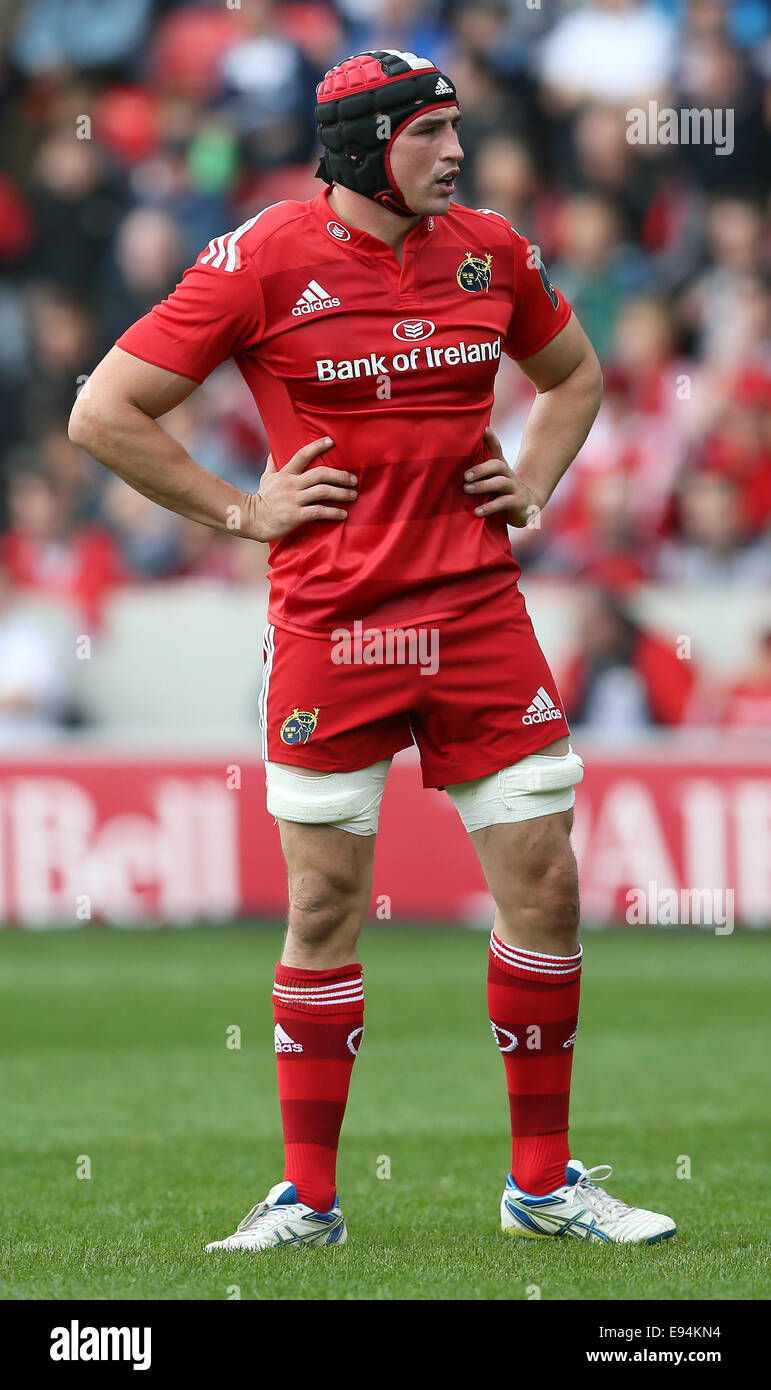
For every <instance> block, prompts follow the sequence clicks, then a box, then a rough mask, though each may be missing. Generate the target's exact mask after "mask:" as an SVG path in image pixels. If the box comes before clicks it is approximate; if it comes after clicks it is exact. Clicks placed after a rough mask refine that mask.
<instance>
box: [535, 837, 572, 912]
mask: <svg viewBox="0 0 771 1390" xmlns="http://www.w3.org/2000/svg"><path fill="white" fill-rule="evenodd" d="M532 889H533V897H534V903H535V904H536V905H537V906H538V908H539V909H540V912H541V915H542V917H543V919H544V921H545V922H547V923H548V924H551V926H552V929H553V930H554V932H555V933H558V932H562V931H564V930H565V929H566V928H571V927H577V926H578V920H579V916H580V907H579V899H578V870H577V867H576V860H575V855H574V854H573V851H572V849H571V847H570V844H569V843H568V844H567V845H565V846H564V848H563V849H562V850H561V851H559V852H557V853H556V854H554V855H552V856H551V857H550V858H549V860H548V862H547V864H546V866H545V868H544V869H543V872H542V873H541V875H540V877H539V878H537V879H536V880H535V882H534V883H533V885H532ZM547 929H548V928H547Z"/></svg>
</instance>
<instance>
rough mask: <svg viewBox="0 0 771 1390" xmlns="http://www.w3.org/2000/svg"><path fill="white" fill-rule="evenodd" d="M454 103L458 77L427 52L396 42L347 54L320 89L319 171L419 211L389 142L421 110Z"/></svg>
mask: <svg viewBox="0 0 771 1390" xmlns="http://www.w3.org/2000/svg"><path fill="white" fill-rule="evenodd" d="M457 105H458V98H457V95H456V92H455V85H454V83H453V82H452V81H451V80H450V78H449V77H446V76H445V74H444V73H442V72H440V71H439V69H438V68H437V67H435V65H434V64H433V63H432V62H431V61H430V59H429V58H418V57H417V56H416V54H414V53H401V52H399V50H398V49H395V48H379V49H376V50H373V51H372V52H368V53H357V54H356V55H355V56H354V57H353V58H346V60H345V62H343V63H338V64H337V66H336V67H334V68H330V70H329V72H328V73H327V74H326V76H325V77H324V79H323V81H322V82H320V83H319V85H318V87H317V89H316V120H317V122H318V126H319V134H320V136H321V140H322V144H323V145H324V146H325V149H324V154H323V156H322V159H321V163H320V164H319V167H318V169H317V171H316V172H317V176H318V177H319V178H322V179H324V180H325V181H326V182H327V183H340V184H342V185H343V186H344V187H345V188H351V189H353V191H354V193H362V194H363V195H364V197H365V198H372V199H373V201H374V202H376V203H380V204H381V206H382V207H385V208H388V209H389V211H391V212H397V213H400V214H401V216H402V217H412V216H414V213H413V211H412V209H411V208H409V207H408V206H407V204H406V203H405V201H404V197H403V195H402V192H401V190H400V189H399V187H398V185H397V184H396V182H395V180H394V177H393V174H392V172H391V160H390V151H391V145H392V143H393V141H394V139H395V138H396V135H397V134H398V132H399V131H400V130H402V129H403V128H404V126H405V125H407V124H409V122H410V121H411V120H414V119H415V118H416V117H417V116H422V115H423V114H424V112H426V111H433V110H435V109H436V108H437V107H440V106H457Z"/></svg>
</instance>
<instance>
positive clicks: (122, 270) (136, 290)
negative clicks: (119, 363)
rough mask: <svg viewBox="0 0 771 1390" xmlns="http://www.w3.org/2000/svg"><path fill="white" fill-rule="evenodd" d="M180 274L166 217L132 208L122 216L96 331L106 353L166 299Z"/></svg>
mask: <svg viewBox="0 0 771 1390" xmlns="http://www.w3.org/2000/svg"><path fill="white" fill-rule="evenodd" d="M183 269H184V257H183V255H182V247H181V244H180V236H179V228H178V226H177V223H176V222H175V221H174V219H173V218H172V217H170V216H169V215H168V213H166V212H161V211H159V210H157V209H155V208H135V209H133V211H132V212H130V213H128V214H127V216H126V217H124V219H123V221H122V222H121V224H120V227H119V228H118V232H117V236H116V240H115V253H114V258H113V260H112V262H111V263H108V265H107V267H106V269H105V274H104V279H103V289H102V296H101V311H100V327H101V328H102V330H103V339H102V341H103V344H105V345H106V346H105V347H104V350H105V351H107V349H108V348H109V347H111V346H112V344H113V343H114V342H115V339H116V338H119V337H120V335H121V333H123V332H124V331H125V329H126V326H127V325H128V324H130V323H135V322H136V320H137V319H140V318H142V317H143V315H144V314H146V313H149V311H150V309H152V307H153V305H154V304H157V303H158V302H159V301H160V300H161V299H165V298H166V295H167V294H169V293H170V292H171V290H172V289H173V288H174V286H175V285H176V284H177V282H178V281H179V280H180V279H181V278H182V271H183Z"/></svg>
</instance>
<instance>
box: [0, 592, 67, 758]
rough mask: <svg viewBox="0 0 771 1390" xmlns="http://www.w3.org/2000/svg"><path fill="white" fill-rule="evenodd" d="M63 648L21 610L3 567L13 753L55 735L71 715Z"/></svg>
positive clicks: (4, 727) (1, 692)
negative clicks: (64, 676) (67, 698)
mask: <svg viewBox="0 0 771 1390" xmlns="http://www.w3.org/2000/svg"><path fill="white" fill-rule="evenodd" d="M63 666H64V662H63V660H62V653H61V652H60V651H59V650H58V643H57V642H56V640H55V639H54V638H53V636H52V635H51V633H50V632H48V631H47V630H46V629H45V628H44V627H43V625H42V624H41V623H40V622H38V621H37V620H36V619H35V618H34V617H32V616H31V615H30V614H29V613H27V612H25V611H24V610H23V608H22V607H21V606H20V605H19V602H18V596H17V595H16V594H15V593H14V590H13V588H12V586H11V583H10V580H9V577H8V574H7V573H6V571H5V570H4V568H3V566H2V565H0V748H2V749H3V750H4V751H6V752H9V751H10V752H13V751H14V750H15V749H17V748H20V747H21V746H22V745H24V744H30V743H34V744H35V745H37V744H39V742H40V740H41V739H43V738H45V737H47V736H50V735H52V734H53V733H55V731H56V729H57V727H58V725H59V724H60V723H61V721H62V720H63V717H64V715H65V712H66V700H65V692H64V683H63V680H62V669H63Z"/></svg>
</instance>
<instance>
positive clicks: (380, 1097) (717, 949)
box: [0, 926, 769, 1320]
mask: <svg viewBox="0 0 771 1390" xmlns="http://www.w3.org/2000/svg"><path fill="white" fill-rule="evenodd" d="M280 942H281V934H280V931H279V929H278V928H275V927H265V926H260V927H251V928H249V927H241V928H221V929H210V930H198V931H193V932H180V931H170V930H164V931H159V932H138V931H131V932H120V931H101V930H92V931H81V932H67V933H53V932H51V933H49V932H40V933H36V932H28V933H17V932H2V933H0V970H1V974H2V980H3V998H2V1010H1V1014H0V1030H1V1031H2V1036H3V1061H2V1073H1V1079H0V1104H1V1105H2V1113H3V1117H4V1118H3V1129H4V1142H3V1160H2V1163H3V1172H2V1182H1V1184H0V1190H1V1192H2V1204H3V1217H2V1220H3V1230H4V1234H5V1236H6V1239H5V1240H4V1242H3V1257H2V1267H1V1268H0V1295H2V1297H4V1298H6V1299H44V1298H55V1299H60V1298H61V1299H64V1298H73V1299H117V1298H130V1299H146V1298H160V1299H227V1298H232V1297H237V1296H238V1292H240V1297H241V1298H242V1299H346V1300H352V1299H440V1300H444V1299H519V1300H525V1299H528V1298H533V1297H538V1296H540V1298H542V1299H557V1300H560V1299H588V1300H592V1299H607V1298H611V1299H653V1300H656V1299H670V1298H674V1299H688V1298H694V1299H723V1298H725V1299H758V1298H762V1297H767V1295H768V1291H769V1282H768V1277H767V1257H768V1247H767V1245H764V1244H763V1240H762V1232H763V1230H764V1227H765V1228H766V1229H767V1223H768V1203H767V1195H766V1194H767V1190H768V1179H767V1174H766V1173H765V1172H764V1165H765V1162H766V1159H767V1154H768V1148H769V1145H768V1124H767V1117H766V1115H765V1106H763V1103H762V1097H763V1096H764V1095H765V1094H767V1076H766V1066H767V1061H766V1059H767V1056H768V1037H767V1034H765V1035H764V1029H763V1027H762V1025H761V1020H762V1018H763V1016H764V1011H765V1009H766V1005H767V999H768V979H767V977H768V955H769V945H768V943H767V941H766V940H764V939H763V938H762V937H760V936H752V935H743V934H741V933H736V934H735V935H733V936H730V937H716V936H714V935H711V934H709V933H708V932H706V931H704V932H701V931H685V930H680V931H670V932H665V931H661V930H656V929H653V928H652V929H649V930H647V931H644V930H643V931H639V932H630V931H627V932H623V933H622V932H618V933H608V934H591V933H590V934H589V935H588V936H587V938H586V939H585V963H584V979H583V992H582V1008H581V1028H580V1033H579V1041H578V1045H577V1048H576V1058H575V1065H574V1090H573V1105H572V1126H571V1144H572V1152H573V1154H574V1155H576V1156H577V1157H579V1158H581V1159H582V1160H583V1162H584V1163H586V1164H587V1166H589V1165H593V1164H597V1163H605V1162H609V1163H612V1164H613V1165H614V1168H615V1174H614V1177H613V1179H612V1180H611V1181H610V1182H609V1183H608V1190H609V1191H610V1192H611V1193H613V1194H614V1195H618V1196H620V1197H622V1198H623V1199H624V1200H625V1201H628V1202H633V1203H635V1204H639V1205H646V1206H650V1207H652V1208H653V1209H654V1210H658V1211H666V1212H668V1213H669V1214H670V1215H672V1216H674V1218H675V1219H676V1221H677V1223H678V1226H679V1235H678V1236H677V1237H676V1238H675V1239H674V1240H670V1241H666V1242H664V1243H663V1244H660V1245H655V1246H650V1247H635V1246H623V1245H622V1246H598V1245H586V1244H583V1243H581V1242H579V1241H576V1240H570V1241H568V1240H566V1241H555V1242H553V1243H552V1242H546V1241H533V1242H529V1241H524V1240H520V1239H517V1238H508V1237H505V1236H503V1235H502V1234H501V1231H500V1228H499V1223H498V1204H499V1201H500V1195H501V1190H502V1187H503V1183H504V1180H505V1176H506V1172H507V1169H508V1160H509V1142H508V1106H507V1099H506V1089H505V1084H504V1070H503V1066H502V1064H501V1059H500V1057H499V1056H498V1053H497V1050H496V1048H495V1046H494V1043H493V1039H492V1037H491V1034H490V1028H489V1024H488V1021H487V1012H486V1006H485V973H486V958H487V944H486V937H485V935H484V934H481V933H480V934H476V933H466V932H451V931H442V930H415V931H408V930H404V929H398V928H392V927H388V926H383V927H379V928H377V929H375V928H371V929H370V930H369V931H368V932H367V933H366V934H365V937H364V940H363V947H362V959H363V961H364V969H365V989H366V996H367V1006H366V1008H367V1013H366V1017H367V1035H366V1039H365V1041H364V1044H363V1046H362V1049H361V1055H360V1057H359V1060H358V1062H357V1064H356V1066H355V1068H354V1072H353V1082H352V1087H351V1099H350V1103H349V1108H348V1113H347V1117H346V1124H345V1128H344V1130H343V1142H342V1148H341V1155H340V1164H339V1170H338V1180H339V1186H340V1191H341V1195H342V1200H343V1210H344V1212H345V1215H346V1220H347V1222H348V1226H349V1231H350V1239H349V1243H348V1245H347V1246H346V1247H344V1248H343V1249H340V1250H333V1251H328V1252H325V1251H323V1250H299V1251H298V1250H279V1251H276V1252H273V1251H269V1252H267V1253H263V1254H260V1255H256V1256H255V1255H248V1254H239V1255H236V1254H221V1255H217V1256H211V1255H206V1254H205V1253H204V1251H203V1246H204V1243H205V1241H207V1240H210V1239H212V1238H219V1237H221V1236H224V1235H227V1234H229V1233H230V1232H231V1231H232V1230H233V1229H234V1228H235V1226H236V1224H237V1223H238V1221H239V1220H240V1219H241V1217H242V1216H243V1215H244V1214H245V1212H246V1211H247V1209H248V1208H249V1207H250V1206H251V1205H252V1204H253V1203H254V1202H256V1201H259V1200H260V1199H261V1198H262V1197H263V1196H264V1195H265V1192H266V1191H267V1189H268V1188H269V1187H270V1186H271V1185H272V1184H273V1183H274V1182H278V1181H279V1180H280V1179H281V1177H282V1174H283V1167H282V1149H281V1141H280V1125H279V1108H278V1100H277V1097H276V1091H275V1057H274V1053H273V1049H272V1021H271V1003H270V986H271V983H272V977H273V963H274V962H275V960H276V959H277V956H278V952H279V949H280ZM232 1025H237V1027H238V1028H240V1030H241V1039H240V1041H241V1046H240V1048H238V1049H237V1048H233V1047H228V1046H227V1041H228V1036H229V1035H228V1030H229V1029H231V1028H232ZM230 1036H231V1037H232V1036H233V1035H232V1033H231V1035H230ZM759 1112H762V1113H759ZM86 1157H87V1158H88V1160H90V1171H91V1176H90V1178H78V1177H77V1172H78V1169H79V1168H80V1171H83V1170H84V1169H85V1167H86V1164H85V1158H86ZM386 1160H387V1161H386ZM389 1169H390V1177H379V1176H378V1173H379V1172H380V1173H383V1172H387V1171H389ZM688 1170H690V1177H689V1178H688V1177H678V1172H680V1173H683V1172H687V1171H688ZM706 1320H708V1319H706Z"/></svg>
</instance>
